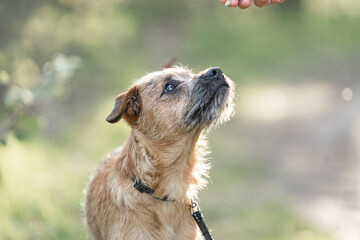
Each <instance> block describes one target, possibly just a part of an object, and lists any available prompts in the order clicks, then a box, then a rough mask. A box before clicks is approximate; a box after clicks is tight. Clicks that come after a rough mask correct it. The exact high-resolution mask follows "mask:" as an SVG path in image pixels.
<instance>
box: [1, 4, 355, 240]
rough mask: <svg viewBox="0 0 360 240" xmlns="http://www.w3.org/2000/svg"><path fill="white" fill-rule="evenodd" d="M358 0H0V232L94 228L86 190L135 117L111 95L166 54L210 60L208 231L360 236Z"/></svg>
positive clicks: (77, 232) (259, 237)
mask: <svg viewBox="0 0 360 240" xmlns="http://www.w3.org/2000/svg"><path fill="white" fill-rule="evenodd" d="M359 43H360V1H357V0H332V1H329V0H307V1H306V0H286V1H285V2H284V3H282V4H277V5H273V6H269V7H266V8H262V9H257V8H255V7H251V8H250V9H248V10H245V11H241V10H239V9H232V8H226V7H224V6H222V4H221V2H220V1H218V0H196V1H194V0H181V1H180V0H176V1H169V0H152V1H149V0H122V1H121V0H101V1H97V0H0V141H1V145H0V239H4V240H5V239H21V240H23V239H87V238H89V236H88V234H87V231H86V227H85V225H84V223H83V212H82V207H81V202H82V201H83V200H84V196H83V189H84V188H85V186H86V185H87V182H88V178H89V176H90V174H91V173H92V172H93V170H94V169H95V168H96V166H97V165H98V163H99V161H100V160H101V158H102V157H103V156H104V155H105V154H106V153H107V152H108V151H110V150H111V149H112V148H114V147H115V146H117V145H120V144H122V143H123V142H124V141H125V139H126V137H127V135H128V133H129V127H128V126H127V125H126V124H125V123H124V122H120V123H119V124H116V125H110V124H108V123H107V122H106V121H105V117H106V114H107V113H108V112H109V111H110V110H111V108H112V106H113V99H114V97H115V96H116V95H117V94H119V93H122V92H124V91H126V89H127V88H128V87H129V86H130V83H131V82H132V81H134V80H135V79H137V78H139V77H141V76H142V75H143V74H145V73H146V72H148V71H152V70H156V69H159V68H160V67H161V66H162V65H163V64H164V63H165V62H166V61H167V60H168V59H169V58H171V57H176V58H177V59H178V64H182V65H185V66H189V67H190V68H192V69H193V70H194V71H195V72H197V71H200V70H202V69H204V68H207V67H210V66H219V67H221V68H222V70H223V71H224V72H225V73H226V74H227V75H228V76H230V77H231V78H232V79H233V80H234V81H236V83H237V90H238V91H237V107H236V112H237V114H236V116H235V117H234V119H233V120H232V121H231V122H229V123H227V124H226V125H225V126H223V127H221V128H218V129H215V130H214V131H213V132H212V134H211V135H210V145H211V148H212V159H211V162H212V166H213V168H212V170H211V174H210V175H211V184H210V185H209V187H208V189H207V190H206V191H204V192H202V193H201V195H200V204H201V206H202V210H203V212H204V214H205V218H206V221H207V224H208V226H209V227H210V228H211V229H212V234H213V236H214V237H215V239H224V240H230V239H234V240H241V239H249V240H336V239H338V240H359V239H360V98H359V90H360V79H359V76H360V44H359Z"/></svg>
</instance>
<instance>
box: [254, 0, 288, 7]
mask: <svg viewBox="0 0 360 240" xmlns="http://www.w3.org/2000/svg"><path fill="white" fill-rule="evenodd" d="M283 1H284V0H254V4H255V5H256V6H257V7H263V6H266V5H269V4H274V3H281V2H283Z"/></svg>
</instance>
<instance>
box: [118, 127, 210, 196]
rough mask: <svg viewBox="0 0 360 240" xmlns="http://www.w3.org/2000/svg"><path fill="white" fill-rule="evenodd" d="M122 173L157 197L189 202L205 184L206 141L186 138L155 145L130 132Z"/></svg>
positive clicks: (134, 131)
mask: <svg viewBox="0 0 360 240" xmlns="http://www.w3.org/2000/svg"><path fill="white" fill-rule="evenodd" d="M126 145H127V147H125V148H124V149H126V151H127V152H126V157H125V159H124V161H123V162H122V166H121V167H122V170H123V172H125V174H126V175H128V176H129V177H131V178H136V179H141V181H142V182H143V183H144V184H146V185H147V186H149V187H151V188H152V189H154V190H155V193H154V195H155V196H157V197H163V196H165V195H167V196H168V198H169V199H174V200H182V201H184V200H185V201H188V200H189V199H191V198H196V194H197V192H198V190H200V189H201V188H203V187H204V186H205V185H206V177H207V171H208V169H209V165H208V164H207V163H206V159H205V155H206V141H205V138H204V137H203V136H202V135H201V134H200V133H196V134H194V135H192V136H186V137H183V138H182V139H179V140H177V141H174V142H172V143H170V144H166V145H164V144H158V143H155V142H154V141H151V140H150V139H148V138H146V137H145V136H144V135H142V134H141V133H139V132H137V131H136V130H132V131H131V134H130V136H129V138H128V141H127V143H126Z"/></svg>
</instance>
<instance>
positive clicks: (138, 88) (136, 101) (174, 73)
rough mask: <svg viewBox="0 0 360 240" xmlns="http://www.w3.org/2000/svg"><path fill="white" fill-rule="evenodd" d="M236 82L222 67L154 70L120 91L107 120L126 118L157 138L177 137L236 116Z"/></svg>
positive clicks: (136, 127)
mask: <svg viewBox="0 0 360 240" xmlns="http://www.w3.org/2000/svg"><path fill="white" fill-rule="evenodd" d="M233 95H234V84H233V82H232V81H231V80H230V79H229V78H228V77H227V76H225V75H224V74H223V73H222V71H221V70H220V69H219V68H210V69H207V70H204V71H202V72H200V73H198V74H193V73H192V72H191V71H189V70H188V69H185V68H182V67H174V68H167V69H164V70H162V71H157V72H152V73H149V74H147V75H145V76H144V77H142V78H141V79H140V80H138V81H137V82H135V84H134V85H133V86H132V87H131V88H130V89H129V90H128V91H127V92H125V93H123V94H120V95H119V96H118V97H117V98H116V101H115V106H114V108H113V110H112V111H111V113H110V114H109V116H108V117H107V118H106V120H107V121H108V122H110V123H115V122H117V121H119V120H120V119H121V118H124V119H125V120H126V121H127V122H128V123H129V124H130V125H131V126H132V127H133V128H135V129H137V130H138V131H140V132H142V133H144V134H146V135H147V136H149V137H151V138H153V139H154V140H155V139H157V140H161V139H164V138H167V139H169V138H170V139H174V140H175V139H177V138H178V137H179V136H181V135H183V134H186V133H189V132H193V131H196V130H202V129H207V128H209V127H211V126H213V125H216V124H219V123H222V122H225V121H227V120H229V119H230V118H231V116H232V115H233Z"/></svg>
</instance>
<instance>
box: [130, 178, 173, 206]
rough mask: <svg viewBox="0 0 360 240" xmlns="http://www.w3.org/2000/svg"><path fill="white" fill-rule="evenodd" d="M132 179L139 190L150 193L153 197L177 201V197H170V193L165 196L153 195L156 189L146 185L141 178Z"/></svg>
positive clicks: (165, 200) (166, 200)
mask: <svg viewBox="0 0 360 240" xmlns="http://www.w3.org/2000/svg"><path fill="white" fill-rule="evenodd" d="M131 180H132V181H133V182H134V188H136V190H138V191H139V192H141V193H146V194H149V195H150V196H151V197H153V198H155V199H157V200H160V201H164V202H175V199H168V197H169V196H168V195H165V196H164V197H163V198H159V197H155V196H153V194H154V193H155V190H154V189H152V188H151V187H149V186H146V185H145V184H144V183H143V182H142V181H141V179H139V180H137V179H136V178H132V179H131Z"/></svg>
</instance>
